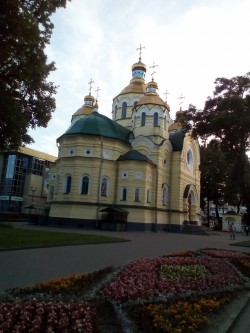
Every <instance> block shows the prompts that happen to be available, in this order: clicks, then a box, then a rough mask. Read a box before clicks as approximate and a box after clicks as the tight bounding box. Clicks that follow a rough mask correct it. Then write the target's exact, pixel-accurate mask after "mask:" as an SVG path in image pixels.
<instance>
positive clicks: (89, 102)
mask: <svg viewBox="0 0 250 333" xmlns="http://www.w3.org/2000/svg"><path fill="white" fill-rule="evenodd" d="M94 101H95V99H94V97H93V96H91V95H87V96H85V97H84V104H83V106H82V107H81V108H80V109H78V110H77V111H76V112H75V113H74V114H73V116H72V119H73V118H74V117H76V116H81V115H85V116H86V115H88V114H90V113H92V111H93V110H94Z"/></svg>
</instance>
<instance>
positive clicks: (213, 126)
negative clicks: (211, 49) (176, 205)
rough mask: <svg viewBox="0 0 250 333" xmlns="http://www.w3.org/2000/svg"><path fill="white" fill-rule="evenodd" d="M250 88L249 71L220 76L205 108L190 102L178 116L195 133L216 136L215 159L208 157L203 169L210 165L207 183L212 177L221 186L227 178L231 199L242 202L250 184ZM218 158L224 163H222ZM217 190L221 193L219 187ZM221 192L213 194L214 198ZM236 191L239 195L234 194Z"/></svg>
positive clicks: (203, 135)
mask: <svg viewBox="0 0 250 333" xmlns="http://www.w3.org/2000/svg"><path fill="white" fill-rule="evenodd" d="M249 92H250V74H249V73H248V74H246V75H245V76H236V77H233V78H231V79H226V78H218V79H216V81H215V90H214V94H213V96H212V97H209V98H208V99H207V101H206V103H205V108H204V110H197V109H196V107H195V106H193V105H190V107H189V109H188V110H187V111H184V112H182V114H181V115H179V119H178V120H179V121H181V122H182V123H183V124H184V126H185V127H186V128H187V129H191V128H192V135H193V136H194V137H199V138H201V139H203V140H207V139H208V138H209V139H211V138H212V139H213V142H214V143H216V144H213V145H214V146H213V147H211V148H213V149H215V151H214V153H215V154H214V157H213V158H212V161H213V162H212V163H209V162H208V160H206V163H207V164H206V165H201V169H202V168H203V171H204V169H205V168H206V169H207V170H206V172H203V175H202V176H203V183H206V182H207V181H210V178H212V183H213V185H214V188H218V189H219V188H221V181H223V183H225V185H227V188H226V189H225V191H224V194H226V196H227V199H228V200H229V199H230V196H231V199H232V201H233V202H235V201H238V203H239V204H240V203H244V202H245V201H246V198H247V194H246V187H247V186H248V179H249V176H247V168H248V164H249V162H248V157H247V155H246V153H247V151H248V149H249V144H250V94H249ZM216 145H217V147H216ZM218 147H219V150H218V149H217V148H218ZM211 153H212V149H210V151H209V154H210V155H211ZM216 155H217V157H216ZM216 159H217V163H216ZM218 162H221V163H220V164H218ZM202 163H204V161H203V162H202ZM215 169H217V171H215ZM223 173H224V174H223ZM216 175H217V176H218V177H217V176H216ZM205 177H206V179H205ZM216 177H217V178H218V179H216ZM217 185H218V186H217ZM209 191H210V190H209ZM215 192H217V194H218V191H217V190H216V191H215ZM230 193H231V195H230ZM217 194H212V197H213V199H214V200H216V197H217ZM233 194H234V195H235V196H236V197H235V198H232V195H233ZM210 195H211V193H210ZM237 195H239V197H237Z"/></svg>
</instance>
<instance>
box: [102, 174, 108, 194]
mask: <svg viewBox="0 0 250 333" xmlns="http://www.w3.org/2000/svg"><path fill="white" fill-rule="evenodd" d="M108 185H109V180H108V178H107V177H102V179H101V196H102V197H106V196H107V195H108Z"/></svg>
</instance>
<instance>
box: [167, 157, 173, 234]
mask: <svg viewBox="0 0 250 333" xmlns="http://www.w3.org/2000/svg"><path fill="white" fill-rule="evenodd" d="M172 181H173V151H171V154H170V172H169V191H168V192H169V211H168V231H171V216H172Z"/></svg>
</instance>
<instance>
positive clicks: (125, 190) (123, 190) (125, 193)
mask: <svg viewBox="0 0 250 333" xmlns="http://www.w3.org/2000/svg"><path fill="white" fill-rule="evenodd" d="M122 200H123V201H126V200H127V189H126V188H125V187H124V188H123V189H122Z"/></svg>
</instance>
